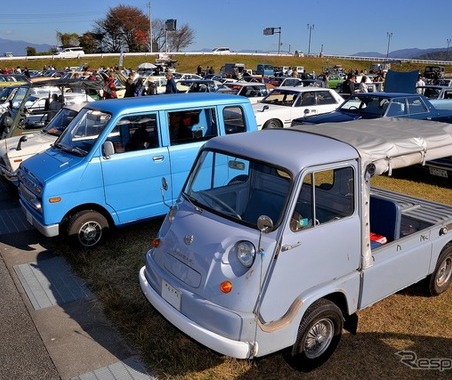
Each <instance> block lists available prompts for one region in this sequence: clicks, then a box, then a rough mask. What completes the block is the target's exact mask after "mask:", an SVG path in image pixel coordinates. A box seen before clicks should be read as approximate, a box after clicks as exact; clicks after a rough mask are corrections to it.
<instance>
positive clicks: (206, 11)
mask: <svg viewBox="0 0 452 380" xmlns="http://www.w3.org/2000/svg"><path fill="white" fill-rule="evenodd" d="M9 4H10V5H11V4H14V7H12V6H8V7H3V9H2V21H1V22H0V38H4V39H10V40H23V41H27V42H31V43H46V44H51V45H55V44H56V32H57V31H59V32H62V33H78V34H83V33H84V32H86V31H90V30H92V29H93V25H94V21H95V20H97V19H102V18H104V17H105V15H106V13H107V11H108V9H109V8H113V7H115V6H117V5H130V6H134V7H137V8H139V9H141V10H142V11H143V12H144V13H145V14H146V15H148V12H149V4H150V5H151V18H152V19H162V20H166V19H176V20H177V25H178V26H180V25H185V24H188V25H189V26H190V27H191V28H192V29H193V30H194V35H195V42H194V44H193V45H191V46H190V47H188V48H187V49H185V50H186V51H199V50H201V49H212V48H214V47H218V46H227V47H229V48H230V49H231V50H235V51H238V50H244V49H247V50H248V49H251V50H263V51H276V50H278V41H279V36H281V43H282V45H281V47H280V51H281V52H294V51H295V50H298V51H303V52H307V51H308V48H309V32H311V44H310V46H311V53H318V52H320V51H321V50H322V49H323V52H324V53H325V54H345V55H347V54H354V53H357V52H379V53H382V54H386V51H387V48H388V42H390V47H389V50H390V51H394V50H400V49H409V48H419V49H425V48H444V49H446V48H447V40H448V39H452V28H451V26H450V25H451V21H450V18H451V16H452V0H431V2H430V1H425V0H422V1H421V0H392V1H386V0H379V1H369V0H360V1H358V0H343V1H340V0H309V1H307V0H292V1H286V2H282V3H279V2H278V1H275V0H150V1H149V0H123V1H116V0H108V1H107V0H97V1H93V0H89V1H88V0H77V1H66V0H45V1H42V0H41V1H40V0H17V1H14V2H12V3H11V2H9ZM308 24H309V25H311V26H312V25H313V27H311V29H309V28H308ZM267 27H280V28H281V34H280V35H279V34H275V35H273V36H264V35H263V29H264V28H267ZM388 33H392V36H391V38H388ZM450 45H451V48H452V43H451V44H450Z"/></svg>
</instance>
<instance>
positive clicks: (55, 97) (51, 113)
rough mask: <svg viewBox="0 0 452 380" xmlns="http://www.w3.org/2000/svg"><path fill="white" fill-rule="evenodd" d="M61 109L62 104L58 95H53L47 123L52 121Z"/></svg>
mask: <svg viewBox="0 0 452 380" xmlns="http://www.w3.org/2000/svg"><path fill="white" fill-rule="evenodd" d="M61 107H62V103H61V102H59V101H58V95H57V94H52V101H51V102H50V103H49V111H48V112H47V121H50V120H52V119H53V117H54V116H55V115H56V114H57V112H58V111H59V110H60V109H61Z"/></svg>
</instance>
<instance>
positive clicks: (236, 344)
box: [139, 266, 257, 359]
mask: <svg viewBox="0 0 452 380" xmlns="http://www.w3.org/2000/svg"><path fill="white" fill-rule="evenodd" d="M145 272H146V267H145V266H143V267H142V268H141V270H140V273H139V280H140V286H141V290H142V291H143V293H144V295H145V296H146V298H147V299H148V301H149V302H150V303H151V305H152V306H153V307H154V308H155V309H157V311H158V312H159V313H160V314H162V315H163V316H164V317H165V318H166V319H167V320H168V321H169V322H171V323H172V324H173V325H174V326H176V327H177V328H178V329H179V330H181V331H182V332H184V333H185V334H187V335H188V336H190V337H192V338H193V339H195V340H196V341H198V342H199V343H201V344H203V345H204V346H206V347H209V348H211V349H212V350H214V351H217V352H219V353H221V354H223V355H227V356H231V357H234V358H237V359H249V358H252V357H253V356H255V355H256V353H257V346H256V345H255V344H251V343H249V342H241V341H237V340H233V339H230V338H226V337H224V336H221V335H219V334H217V333H215V332H213V331H210V330H207V329H206V328H204V327H202V326H200V325H199V324H197V323H196V322H194V321H192V320H191V319H189V318H188V317H186V316H185V315H183V314H182V313H181V312H179V311H178V310H176V309H175V308H174V307H173V306H171V305H170V304H169V303H168V302H166V301H165V300H164V299H163V298H162V297H161V295H160V294H159V293H157V292H156V291H155V289H154V288H153V287H152V286H151V284H150V283H149V282H148V280H147V278H146V275H145Z"/></svg>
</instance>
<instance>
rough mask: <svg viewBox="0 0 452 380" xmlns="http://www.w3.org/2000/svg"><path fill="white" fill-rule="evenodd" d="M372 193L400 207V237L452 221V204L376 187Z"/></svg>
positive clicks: (372, 189)
mask: <svg viewBox="0 0 452 380" xmlns="http://www.w3.org/2000/svg"><path fill="white" fill-rule="evenodd" d="M370 194H371V197H372V196H373V195H376V196H378V197H381V198H385V199H387V200H389V201H392V202H394V203H396V204H397V205H398V206H399V207H400V211H401V226H400V237H403V236H407V235H410V234H412V233H414V232H417V231H420V230H422V229H424V228H428V227H429V226H432V225H435V224H439V225H440V224H445V223H451V222H452V206H449V205H445V204H442V203H437V202H433V201H428V200H425V199H420V198H416V197H412V196H409V195H405V194H400V193H397V192H394V191H390V190H385V189H381V188H375V187H372V188H371V192H370Z"/></svg>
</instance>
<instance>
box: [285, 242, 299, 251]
mask: <svg viewBox="0 0 452 380" xmlns="http://www.w3.org/2000/svg"><path fill="white" fill-rule="evenodd" d="M301 244H302V243H301V241H298V242H296V243H295V244H284V245H283V246H282V247H281V251H283V252H285V251H288V250H289V249H293V248H296V247H298V246H300V245H301Z"/></svg>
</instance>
